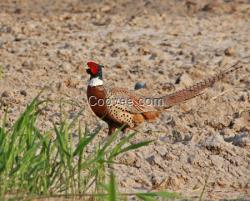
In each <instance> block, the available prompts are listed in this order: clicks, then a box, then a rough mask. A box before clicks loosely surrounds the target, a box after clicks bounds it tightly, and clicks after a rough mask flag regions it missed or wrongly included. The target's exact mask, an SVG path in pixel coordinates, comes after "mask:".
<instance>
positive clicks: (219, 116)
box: [0, 0, 250, 200]
mask: <svg viewBox="0 0 250 201" xmlns="http://www.w3.org/2000/svg"><path fill="white" fill-rule="evenodd" d="M88 60H94V61H97V62H99V63H102V64H103V65H105V72H104V79H105V81H106V83H107V84H110V85H115V86H118V87H124V86H125V85H126V87H127V88H130V89H133V88H134V85H135V83H137V82H140V83H141V84H142V85H143V84H145V89H142V90H143V93H144V91H145V93H148V94H152V95H155V94H168V93H172V92H174V91H175V90H178V89H182V88H184V87H186V86H189V85H191V84H194V83H196V82H198V81H200V80H202V79H205V78H208V77H209V76H211V75H214V74H215V73H216V72H220V71H221V70H224V69H226V68H227V67H229V66H230V65H232V64H233V63H235V62H237V61H241V62H242V66H243V68H242V69H241V70H238V71H237V72H234V73H232V74H231V75H230V76H228V77H227V78H225V79H223V80H222V81H220V82H218V83H217V84H215V85H214V86H213V87H212V88H210V89H208V90H206V92H205V93H204V94H203V95H201V96H199V97H197V98H195V99H192V100H190V101H188V102H186V103H183V104H180V105H178V106H175V107H172V108H170V109H169V110H167V111H166V112H165V113H164V114H163V115H162V116H161V118H160V119H159V120H158V121H157V122H155V123H148V124H145V125H142V126H141V127H140V128H139V129H138V130H139V131H140V132H139V133H138V134H137V135H136V138H135V139H134V141H141V140H145V139H154V140H155V142H154V143H152V144H151V145H149V146H148V147H146V148H141V149H140V150H138V151H136V152H129V153H127V154H125V155H123V156H122V157H119V158H118V159H117V161H118V162H120V163H121V165H117V166H116V167H115V169H116V175H117V176H118V183H119V188H120V190H121V191H123V192H131V191H148V190H166V189H168V190H173V191H176V192H180V193H182V194H183V195H186V196H189V197H192V196H194V198H195V197H198V196H199V195H200V193H201V191H202V188H203V186H204V183H205V180H206V178H207V186H206V193H205V196H206V199H207V200H226V199H236V198H243V199H244V200H247V199H248V200H249V199H250V64H249V62H250V2H249V1H247V0H238V1H232V0H224V1H222V0H214V1H212V0H210V1H208V0H202V1H198V0H169V1H164V0H155V1H151V0H138V1H132V0H124V1H122V0H117V1H108V0H106V1H90V0H89V1H85V0H82V1H81V0H51V1H49V0H45V1H39V0H34V1H31V0H15V1H14V0H1V1H0V118H1V117H2V115H3V113H4V111H6V110H7V112H8V118H9V119H8V120H9V122H10V124H11V122H13V121H14V120H15V119H16V118H17V117H18V115H20V113H21V112H22V111H23V110H24V108H25V106H26V105H27V104H28V103H29V102H30V101H31V100H32V98H34V97H35V96H36V95H37V94H38V93H39V91H40V90H41V89H42V88H43V87H45V86H47V88H46V90H45V92H44V93H43V94H42V98H45V99H47V98H49V99H51V100H53V101H54V103H53V104H51V105H48V107H47V108H46V110H45V111H43V113H42V116H41V118H42V121H40V125H39V126H40V127H41V128H43V129H46V128H50V127H51V122H52V121H57V120H58V118H59V106H58V105H59V104H58V102H59V100H61V99H62V100H64V101H68V102H71V103H74V104H73V105H72V104H65V107H64V110H65V112H66V113H67V114H69V118H73V117H74V116H75V115H76V113H77V112H78V111H79V110H80V109H83V110H84V111H83V114H82V116H81V117H80V119H81V122H82V125H83V126H85V125H86V124H88V125H90V127H92V128H95V127H96V125H101V126H102V127H103V129H102V131H101V133H100V134H99V136H98V137H100V138H105V136H106V133H107V126H106V125H105V123H103V122H102V121H101V120H99V119H98V118H97V117H95V116H94V115H93V113H92V111H91V110H90V108H89V107H88V105H87V99H86V83H87V80H88V76H87V74H86V73H85V71H84V68H85V64H86V62H87V61H88Z"/></svg>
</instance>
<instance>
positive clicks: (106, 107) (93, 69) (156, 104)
mask: <svg viewBox="0 0 250 201" xmlns="http://www.w3.org/2000/svg"><path fill="white" fill-rule="evenodd" d="M87 66H88V68H87V69H86V72H87V73H88V74H89V75H90V79H89V81H88V88H87V98H88V103H89V105H90V107H91V109H92V111H93V112H94V113H95V114H96V115H97V116H98V117H99V118H101V119H102V120H104V121H105V122H106V123H107V124H108V127H109V131H108V134H109V135H111V134H112V133H113V132H114V131H115V129H116V128H120V127H122V128H123V129H122V131H125V130H127V129H133V128H135V127H136V126H138V125H139V124H141V123H143V122H144V121H149V122H151V121H154V120H156V118H157V117H159V115H160V114H161V113H162V112H164V111H165V110H166V109H168V108H170V107H172V106H174V105H177V104H179V103H181V102H184V101H186V100H189V99H192V98H194V97H196V96H198V95H201V94H202V92H203V90H204V89H206V88H208V87H211V86H212V85H213V84H214V83H215V82H216V81H218V80H220V79H222V78H223V77H225V76H226V75H228V74H229V73H231V72H233V71H235V70H236V69H238V68H240V67H242V66H238V63H236V64H235V65H233V66H232V67H231V68H229V69H227V70H225V71H222V72H220V73H218V74H217V75H215V76H213V77H210V78H208V79H206V80H204V81H201V82H199V83H197V84H195V85H193V86H190V87H187V88H185V89H182V90H179V91H176V92H174V93H171V94H167V95H162V96H159V97H148V96H143V95H141V94H138V93H137V92H136V91H132V90H128V89H126V88H116V87H114V88H111V87H109V86H106V85H104V82H103V77H102V70H103V67H104V66H103V65H100V64H97V63H95V62H93V61H89V62H88V63H87Z"/></svg>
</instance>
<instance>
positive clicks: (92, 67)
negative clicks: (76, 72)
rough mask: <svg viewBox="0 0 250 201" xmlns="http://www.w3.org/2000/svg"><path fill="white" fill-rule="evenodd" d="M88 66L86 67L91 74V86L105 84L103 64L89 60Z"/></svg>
mask: <svg viewBox="0 0 250 201" xmlns="http://www.w3.org/2000/svg"><path fill="white" fill-rule="evenodd" d="M87 65H88V68H87V69H86V72H87V73H88V74H89V75H90V79H89V81H88V85H89V86H100V85H103V80H102V68H103V67H104V66H103V65H100V64H97V63H95V62H93V61H89V62H88V63H87Z"/></svg>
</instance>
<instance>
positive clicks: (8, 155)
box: [0, 97, 176, 201]
mask: <svg viewBox="0 0 250 201" xmlns="http://www.w3.org/2000/svg"><path fill="white" fill-rule="evenodd" d="M43 105H44V102H43V101H39V100H38V97H36V98H35V99H34V100H33V101H32V102H31V104H29V105H28V106H27V108H26V110H25V111H24V112H23V113H22V114H21V116H20V117H19V118H18V119H17V120H16V121H15V122H14V124H13V125H12V126H11V127H7V126H6V125H7V121H6V119H7V115H5V116H4V117H1V121H2V123H1V125H0V200H7V199H32V198H49V197H57V196H64V197H69V196H71V197H75V196H78V197H81V198H83V197H84V198H85V197H88V199H92V200H110V201H111V200H112V201H115V200H121V199H125V200H126V199H127V198H126V197H127V196H135V197H137V198H138V199H141V200H155V198H156V197H162V198H170V197H172V198H173V196H174V197H175V196H176V195H175V194H172V193H167V192H161V193H134V194H122V193H119V192H118V188H117V185H116V183H115V175H114V172H113V171H111V172H107V165H109V166H112V165H115V164H114V163H113V162H114V159H115V157H116V156H118V155H119V154H122V153H124V152H127V151H131V150H133V149H138V148H140V147H142V146H146V145H148V144H149V143H150V141H143V142H140V143H137V144H130V143H129V140H130V139H131V138H132V137H133V136H134V135H135V133H132V134H129V135H127V136H126V137H124V138H123V139H121V140H120V141H119V142H116V138H117V135H118V133H119V130H118V131H117V132H116V133H114V134H113V135H112V136H111V137H110V138H108V140H107V141H105V142H102V143H101V144H99V146H96V150H95V151H93V152H91V153H88V152H86V148H87V146H89V145H91V143H93V140H94V138H95V137H96V135H97V134H98V133H99V131H100V128H97V129H95V131H92V132H90V131H89V130H88V128H87V127H86V129H85V130H82V129H81V126H80V125H79V126H78V125H77V122H78V117H79V115H80V113H79V115H77V116H76V117H75V118H74V119H73V120H68V119H62V118H61V120H60V122H59V123H58V124H54V125H53V128H52V129H51V130H48V131H42V130H41V129H39V128H38V127H37V121H38V117H39V114H40V111H41V109H40V108H41V107H42V106H43ZM75 132H76V133H77V135H78V136H79V137H78V139H77V143H76V144H75V143H73V133H75ZM53 133H54V134H55V136H56V137H55V139H53V138H52V137H51V136H52V135H53ZM109 169H111V170H112V168H109ZM107 178H109V179H107ZM83 200H85V199H83ZM86 200H87V199H86Z"/></svg>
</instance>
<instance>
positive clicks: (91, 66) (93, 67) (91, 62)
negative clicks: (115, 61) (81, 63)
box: [87, 61, 99, 75]
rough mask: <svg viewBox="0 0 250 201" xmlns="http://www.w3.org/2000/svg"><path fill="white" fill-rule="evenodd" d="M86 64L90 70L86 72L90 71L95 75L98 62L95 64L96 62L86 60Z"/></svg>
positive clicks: (97, 69)
mask: <svg viewBox="0 0 250 201" xmlns="http://www.w3.org/2000/svg"><path fill="white" fill-rule="evenodd" d="M87 65H88V67H89V69H88V70H90V72H89V71H87V73H91V74H92V75H96V74H97V73H98V71H99V64H97V63H95V62H93V61H89V62H87Z"/></svg>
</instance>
